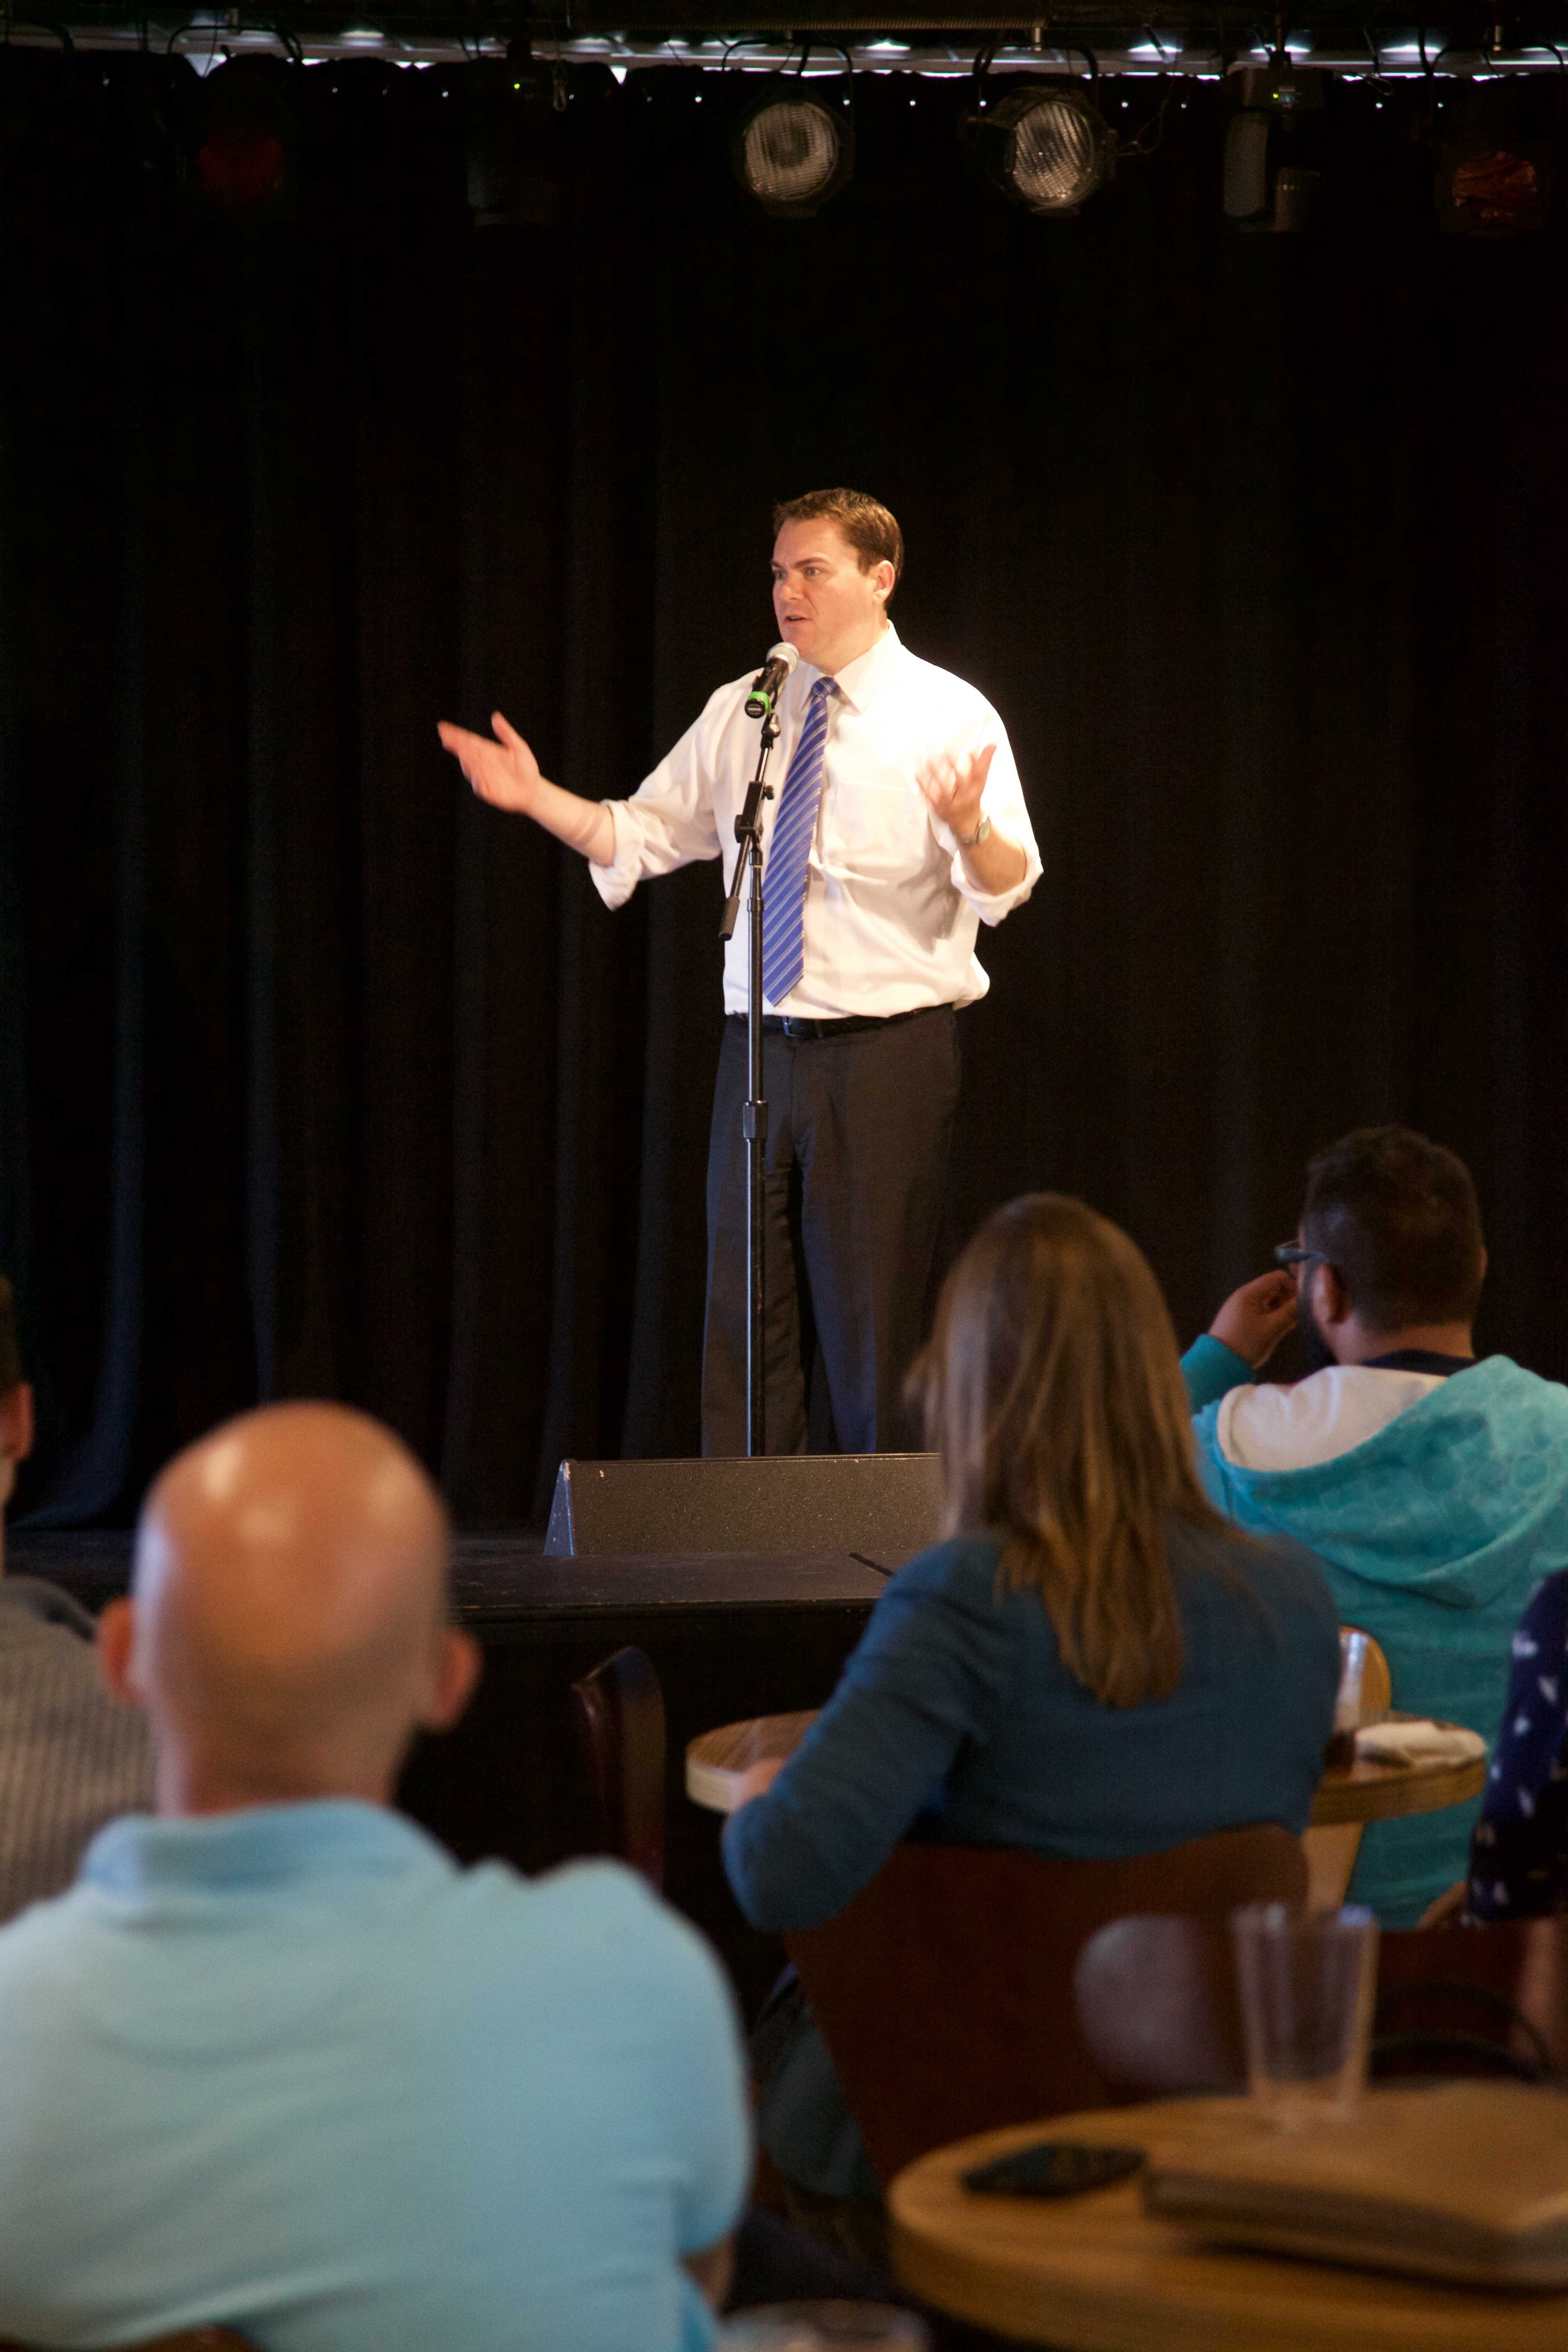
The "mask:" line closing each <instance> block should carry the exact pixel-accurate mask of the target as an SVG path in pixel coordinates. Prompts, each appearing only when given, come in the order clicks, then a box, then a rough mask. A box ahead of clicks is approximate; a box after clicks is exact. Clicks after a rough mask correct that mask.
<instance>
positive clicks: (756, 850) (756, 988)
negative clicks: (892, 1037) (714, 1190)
mask: <svg viewBox="0 0 1568 2352" xmlns="http://www.w3.org/2000/svg"><path fill="white" fill-rule="evenodd" d="M778 739H779V722H778V713H777V711H776V709H775V708H774V705H773V698H772V697H770V698H769V701H768V711H767V716H766V718H765V719H763V732H762V740H761V742H760V743H759V744H758V746H757V772H756V774H755V775H754V776H753V777H752V781H751V782H750V784H749V785H748V786H747V788H746V798H745V804H744V806H743V807H742V811H741V814H740V815H739V816H738V817H737V818H736V819H735V839H736V841H737V842H738V843H739V844H740V849H739V852H738V854H737V856H736V858H735V871H734V874H733V875H732V877H731V882H730V895H729V897H728V898H726V899H725V901H724V919H723V921H722V922H721V924H720V926H719V936H720V938H721V940H728V939H730V938H731V937H732V936H733V933H734V929H735V918H736V916H737V915H738V914H739V913H740V909H741V883H742V877H743V876H744V875H745V874H746V873H748V872H749V873H750V875H751V877H752V893H751V898H750V899H749V901H748V904H747V916H748V919H749V920H750V923H751V927H752V929H751V950H752V952H751V960H750V970H749V971H748V975H747V987H746V1050H747V1056H748V1061H749V1064H750V1068H749V1074H748V1079H747V1085H748V1089H749V1091H748V1093H747V1096H746V1104H745V1108H744V1109H743V1110H742V1113H741V1132H742V1135H743V1136H744V1137H745V1139H746V1277H747V1287H748V1293H749V1297H748V1301H747V1311H746V1452H747V1454H748V1455H752V1454H765V1453H766V1452H767V1450H768V1438H767V1384H766V1380H765V1377H764V1374H765V1364H764V1358H763V1320H764V1317H765V1313H766V1307H767V1234H766V1230H765V1228H764V1225H763V1213H764V1206H765V1202H766V1191H765V1186H766V1179H767V1151H768V1107H767V1104H766V1103H765V1102H764V1101H763V837H762V815H763V802H764V801H771V800H772V798H773V786H772V785H771V784H770V783H767V782H764V781H763V780H764V778H765V777H766V774H767V768H768V753H769V752H770V751H772V750H773V745H774V744H775V743H776V742H777V741H778Z"/></svg>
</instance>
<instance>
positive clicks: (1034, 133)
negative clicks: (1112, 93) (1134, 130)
mask: <svg viewBox="0 0 1568 2352" xmlns="http://www.w3.org/2000/svg"><path fill="white" fill-rule="evenodd" d="M966 130H967V132H968V135H969V138H970V140H971V142H973V147H974V150H975V152H976V153H977V155H978V157H979V160H980V163H981V164H982V167H983V168H984V171H985V172H986V173H987V174H988V175H989V177H990V178H991V179H992V180H994V182H995V184H996V185H997V186H998V187H999V188H1001V189H1002V190H1003V191H1004V193H1005V194H1007V195H1009V196H1011V197H1012V198H1013V199H1014V201H1015V203H1016V204H1020V205H1024V207H1025V208H1026V211H1029V212H1032V213H1040V214H1044V215H1048V216H1053V217H1055V218H1057V219H1058V220H1070V219H1071V217H1072V215H1074V214H1075V213H1077V212H1078V211H1079V210H1080V209H1081V207H1082V206H1083V205H1086V204H1087V203H1088V201H1089V197H1090V196H1092V195H1095V194H1098V192H1099V191H1100V189H1101V188H1103V187H1104V186H1105V185H1106V184H1107V182H1108V181H1109V180H1110V179H1111V178H1112V177H1113V176H1114V173H1115V171H1116V136H1115V133H1114V132H1113V131H1112V130H1111V128H1110V124H1109V123H1108V122H1107V121H1106V120H1105V117H1104V116H1103V115H1102V114H1101V113H1100V109H1099V108H1098V107H1097V106H1096V105H1095V104H1094V103H1093V101H1092V100H1089V99H1087V98H1085V97H1083V96H1081V95H1080V94H1079V91H1077V90H1075V89H1062V90H1056V89H1038V88H1037V89H1026V90H1015V91H1014V92H1013V93H1012V95H1011V96H1010V97H1007V98H1004V99H1002V100H999V102H998V103H997V104H996V105H995V106H990V107H986V108H984V110H977V111H976V112H975V113H973V114H972V115H971V116H970V117H969V118H968V121H967V124H966Z"/></svg>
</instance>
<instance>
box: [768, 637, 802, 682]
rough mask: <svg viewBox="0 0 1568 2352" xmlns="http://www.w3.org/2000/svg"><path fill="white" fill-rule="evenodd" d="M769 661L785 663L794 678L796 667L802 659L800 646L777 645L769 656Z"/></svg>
mask: <svg viewBox="0 0 1568 2352" xmlns="http://www.w3.org/2000/svg"><path fill="white" fill-rule="evenodd" d="M768 659H769V660H770V661H771V662H775V661H776V662H783V664H784V667H785V669H786V670H788V671H789V672H790V674H791V675H792V676H793V675H794V673H795V665H796V663H797V662H798V661H799V659H800V648H799V646H786V645H782V644H781V645H776V646H774V647H773V651H772V653H771V654H770V655H769V656H768Z"/></svg>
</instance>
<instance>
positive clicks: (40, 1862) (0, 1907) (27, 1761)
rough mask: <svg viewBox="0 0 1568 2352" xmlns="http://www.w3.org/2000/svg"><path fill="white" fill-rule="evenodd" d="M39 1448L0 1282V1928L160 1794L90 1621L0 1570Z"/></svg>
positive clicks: (144, 1743)
mask: <svg viewBox="0 0 1568 2352" xmlns="http://www.w3.org/2000/svg"><path fill="white" fill-rule="evenodd" d="M32 1445H33V1391H32V1390H31V1389H30V1388H29V1387H28V1385H27V1382H26V1381H25V1380H24V1379H23V1377H22V1359H21V1351H20V1349H19V1348H18V1345H17V1340H16V1311H15V1307H14V1305H13V1301H12V1296H11V1286H10V1284H9V1283H8V1282H7V1281H6V1280H5V1277H4V1276H0V1919H8V1918H10V1916H12V1914H13V1913H14V1912H16V1911H20V1910H21V1909H22V1908H23V1907H24V1906H25V1905H26V1904H28V1903H36V1902H37V1900H38V1899H39V1897H40V1896H41V1895H58V1893H59V1891H60V1889H61V1888H62V1887H63V1886H68V1885H70V1882H71V1880H72V1879H73V1878H74V1877H75V1875H76V1868H77V1864H78V1863H79V1861H80V1860H81V1856H82V1850H83V1848H84V1847H85V1846H86V1844H87V1842H88V1840H89V1838H90V1837H91V1836H92V1834H93V1832H94V1831H96V1830H100V1829H101V1828H102V1827H103V1824H104V1822H110V1821H112V1820H113V1819H114V1818H115V1816H116V1815H117V1814H119V1813H126V1812H133V1811H137V1810H138V1809H139V1808H141V1807H143V1806H145V1805H147V1804H149V1803H150V1802H151V1801H152V1795H153V1755H152V1748H151V1746H150V1744H149V1741H148V1738H147V1724H146V1719H145V1717H143V1716H142V1713H141V1711H140V1709H138V1708H134V1707H127V1706H121V1705H120V1704H119V1702H118V1701H117V1700H115V1699H112V1698H110V1696H109V1693H108V1692H107V1691H106V1690H105V1689H104V1687H103V1684H102V1682H101V1680H100V1675H99V1671H98V1662H97V1660H96V1659H95V1657H94V1656H93V1650H92V1636H93V1625H92V1619H91V1618H90V1617H89V1615H88V1614H87V1612H86V1611H85V1610H84V1609H81V1608H79V1606H78V1604H77V1603H76V1601H73V1600H72V1599H71V1597H70V1595H69V1593H68V1592H62V1591H59V1589H58V1586H56V1585H53V1584H46V1583H45V1582H43V1581H42V1580H41V1579H39V1578H37V1577H31V1576H11V1577H7V1576H6V1575H5V1572H4V1571H5V1518H4V1514H5V1505H6V1504H7V1502H8V1501H9V1500H10V1497H11V1493H12V1490H13V1488H14V1487H15V1486H16V1471H17V1468H18V1465H20V1464H21V1463H23V1462H25V1461H26V1458H27V1455H28V1454H30V1453H31V1451H32Z"/></svg>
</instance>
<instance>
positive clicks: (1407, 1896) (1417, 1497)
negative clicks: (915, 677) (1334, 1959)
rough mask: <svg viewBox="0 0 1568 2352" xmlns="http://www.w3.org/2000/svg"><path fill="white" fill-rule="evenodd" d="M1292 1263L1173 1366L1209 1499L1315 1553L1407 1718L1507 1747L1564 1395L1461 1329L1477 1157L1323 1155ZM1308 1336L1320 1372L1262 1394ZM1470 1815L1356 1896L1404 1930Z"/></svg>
mask: <svg viewBox="0 0 1568 2352" xmlns="http://www.w3.org/2000/svg"><path fill="white" fill-rule="evenodd" d="M1275 1255H1277V1256H1278V1257H1279V1259H1280V1260H1281V1262H1282V1263H1281V1270H1280V1271H1279V1272H1277V1273H1274V1274H1268V1275H1263V1276H1260V1277H1259V1278H1258V1280H1256V1281H1254V1282H1250V1283H1247V1284H1245V1285H1244V1286H1243V1287H1242V1288H1241V1289H1240V1290H1238V1291H1237V1292H1235V1293H1234V1294H1233V1295H1232V1297H1230V1298H1228V1299H1227V1300H1226V1304H1225V1306H1224V1307H1222V1308H1221V1309H1220V1312H1219V1314H1218V1315H1217V1316H1216V1317H1215V1320H1214V1323H1213V1325H1212V1326H1211V1328H1210V1330H1209V1332H1208V1334H1207V1335H1206V1336H1205V1338H1203V1339H1199V1340H1198V1341H1197V1342H1196V1343H1195V1344H1194V1346H1193V1347H1192V1348H1191V1349H1189V1350H1188V1351H1187V1354H1186V1356H1185V1358H1184V1360H1183V1367H1182V1369H1183V1371H1184V1374H1185V1377H1186V1382H1187V1391H1188V1395H1189V1397H1190V1399H1191V1402H1192V1405H1193V1409H1194V1416H1195V1419H1194V1432H1195V1435H1196V1439H1197V1452H1198V1466H1199V1470H1200V1473H1201V1475H1202V1476H1203V1479H1204V1483H1205V1486H1206V1487H1207V1489H1208V1492H1209V1494H1210V1495H1211V1496H1212V1497H1213V1499H1214V1500H1215V1502H1216V1503H1217V1504H1218V1505H1219V1506H1220V1507H1221V1509H1222V1510H1225V1511H1226V1512H1228V1513H1229V1515H1230V1517H1232V1518H1234V1519H1235V1520H1236V1521H1237V1524H1238V1525H1239V1526H1241V1527H1244V1528H1250V1529H1251V1530H1252V1531H1253V1532H1255V1533H1257V1534H1259V1535H1270V1536H1281V1535H1288V1536H1293V1537H1294V1538H1296V1539H1297V1541H1298V1542H1300V1543H1302V1544H1305V1545H1306V1546H1307V1547H1308V1549H1310V1550H1311V1551H1313V1552H1315V1553H1316V1554H1317V1557H1318V1559H1320V1560H1321V1563H1322V1565H1323V1569H1324V1572H1325V1574H1326V1575H1327V1578H1328V1580H1329V1587H1330V1590H1331V1592H1332V1594H1333V1597H1334V1601H1335V1604H1336V1606H1337V1608H1338V1610H1339V1613H1340V1619H1341V1622H1342V1623H1344V1624H1351V1625H1359V1626H1362V1627H1363V1628H1364V1629H1365V1630H1366V1632H1368V1633H1372V1634H1374V1635H1375V1636H1376V1638H1377V1640H1378V1641H1379V1642H1380V1643H1382V1645H1383V1648H1384V1651H1385V1653H1386V1654H1387V1657H1388V1663H1389V1668H1390V1672H1391V1674H1392V1676H1393V1684H1394V1706H1396V1707H1400V1708H1404V1709H1406V1710H1408V1711H1410V1712H1413V1713H1415V1714H1419V1715H1433V1716H1438V1717H1444V1718H1446V1719H1447V1720H1448V1721H1450V1722H1454V1723H1462V1724H1466V1725H1468V1727H1470V1729H1471V1730H1473V1731H1476V1732H1479V1734H1480V1736H1481V1737H1482V1738H1484V1739H1487V1740H1491V1739H1492V1738H1494V1737H1495V1735H1496V1732H1497V1727H1498V1720H1499V1715H1500V1710H1501V1707H1502V1704H1503V1697H1504V1693H1505V1691H1506V1688H1507V1685H1508V1676H1509V1668H1510V1638H1511V1636H1512V1633H1513V1630H1514V1627H1515V1625H1516V1624H1517V1623H1518V1622H1519V1616H1520V1612H1521V1609H1522V1608H1523V1606H1524V1604H1525V1601H1527V1600H1528V1598H1529V1596H1530V1593H1531V1590H1532V1588H1533V1587H1534V1586H1535V1585H1536V1584H1537V1583H1538V1582H1539V1580H1541V1579H1542V1577H1543V1576H1547V1575H1550V1574H1551V1573H1552V1572H1553V1571H1554V1570H1559V1569H1562V1568H1563V1567H1565V1566H1568V1390H1565V1389H1564V1388H1563V1387H1562V1386H1561V1385H1560V1384H1559V1383H1558V1382H1556V1381H1545V1380H1542V1379H1540V1378H1539V1377H1538V1376H1537V1375H1536V1374H1535V1373H1533V1372H1529V1371H1526V1370H1523V1369H1522V1368H1521V1366H1520V1365H1518V1364H1515V1363H1512V1362H1510V1360H1509V1358H1508V1357H1506V1356H1489V1357H1487V1358H1486V1359H1485V1360H1482V1361H1479V1362H1478V1361H1477V1360H1476V1354H1475V1347H1474V1342H1473V1339H1472V1337H1471V1331H1472V1326H1473V1324H1474V1321H1475V1316H1476V1309H1477V1307H1478V1305H1479V1298H1480V1291H1481V1284H1482V1280H1483V1278H1484V1276H1485V1273H1486V1262H1487V1261H1486V1250H1485V1246H1484V1244H1483V1241H1482V1235H1481V1223H1480V1212H1479V1206H1478V1204H1477V1201H1476V1192H1475V1186H1474V1184H1473V1183H1472V1182H1471V1180H1470V1176H1469V1171H1468V1169H1467V1168H1466V1167H1465V1165H1464V1162H1463V1161H1462V1160H1459V1159H1458V1157H1457V1156H1456V1155H1455V1154H1454V1153H1453V1152H1451V1151H1447V1150H1444V1149H1443V1148H1442V1147H1441V1146H1439V1145H1437V1144H1434V1143H1430V1142H1428V1141H1427V1140H1426V1138H1425V1137H1424V1136H1420V1135H1416V1134H1415V1133H1414V1132H1413V1131H1412V1130H1411V1129H1408V1128H1402V1127H1382V1128H1366V1129H1358V1130H1357V1131H1356V1132H1355V1133H1354V1134H1352V1135H1348V1136H1345V1137H1344V1138H1343V1139H1342V1140H1341V1141H1340V1142H1338V1143H1336V1144H1334V1145H1333V1146H1332V1147H1331V1149H1330V1150H1327V1151H1325V1152H1323V1153H1321V1155H1320V1157H1319V1158H1318V1159H1316V1160H1313V1161H1312V1162H1311V1164H1310V1167H1309V1169H1308V1171H1307V1190H1306V1198H1305V1202H1304V1203H1303V1206H1302V1211H1301V1220H1300V1226H1299V1227H1298V1230H1297V1237H1296V1240H1295V1241H1294V1242H1293V1243H1286V1244H1282V1245H1281V1246H1280V1248H1279V1250H1278V1251H1277V1252H1276V1253H1275ZM1292 1327H1299V1328H1300V1330H1301V1331H1302V1333H1303V1335H1304V1336H1305V1338H1306V1339H1307V1341H1308V1343H1309V1348H1310V1351H1311V1352H1312V1353H1313V1354H1314V1355H1315V1356H1317V1358H1318V1359H1319V1360H1320V1362H1321V1367H1322V1368H1321V1370H1317V1371H1315V1372H1314V1373H1313V1374H1312V1375H1311V1376H1310V1378H1309V1379H1306V1380H1303V1381H1298V1382H1297V1383H1296V1384H1295V1385H1294V1386H1292V1387H1284V1386H1279V1385H1274V1384H1268V1383H1255V1381H1254V1375H1255V1374H1256V1372H1257V1371H1258V1370H1259V1369H1260V1367H1261V1366H1262V1365H1263V1364H1264V1363H1266V1362H1267V1361H1268V1357H1269V1356H1270V1355H1271V1354H1272V1353H1273V1350H1274V1348H1275V1346H1276V1345H1277V1343H1278V1341H1279V1339H1281V1338H1282V1337H1283V1335H1284V1333H1285V1332H1286V1331H1288V1330H1289V1329H1290V1328H1292ZM1478 1811H1479V1799H1478V1800H1477V1801H1475V1802H1474V1803H1471V1804H1468V1805H1463V1806H1450V1807H1448V1808H1447V1809H1446V1810H1445V1811H1442V1812H1437V1813H1426V1814H1422V1815H1418V1816H1416V1817H1415V1818H1414V1819H1412V1820H1409V1821H1399V1822H1380V1823H1376V1824H1374V1825H1373V1827H1372V1828H1370V1829H1369V1830H1368V1831H1367V1832H1366V1835H1365V1836H1364V1838H1363V1841H1362V1845H1361V1852H1360V1854H1359V1856H1358V1858H1357V1863H1356V1868H1355V1872H1354V1874H1353V1876H1352V1880H1351V1884H1350V1890H1349V1894H1350V1899H1351V1900H1352V1901H1354V1902H1359V1903H1367V1904H1370V1905H1371V1906H1372V1907H1373V1910H1375V1912H1376V1913H1377V1915H1378V1917H1379V1918H1380V1919H1381V1920H1382V1922H1383V1924H1384V1926H1385V1927H1413V1926H1414V1925H1415V1922H1416V1921H1417V1920H1418V1919H1419V1918H1420V1916H1421V1914H1422V1912H1423V1911H1424V1910H1425V1909H1426V1906H1427V1905H1428V1904H1429V1903H1430V1902H1432V1901H1433V1900H1434V1898H1435V1897H1436V1896H1437V1895H1440V1894H1442V1893H1443V1892H1444V1891H1445V1889H1447V1887H1448V1886H1450V1885H1452V1884H1453V1882H1454V1881H1455V1880H1457V1879H1459V1878H1462V1877H1463V1876H1464V1874H1465V1868H1466V1857H1467V1853H1468V1843H1469V1837H1470V1832H1471V1829H1472V1827H1473V1825H1474V1822H1475V1819H1476V1815H1477V1812H1478Z"/></svg>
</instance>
